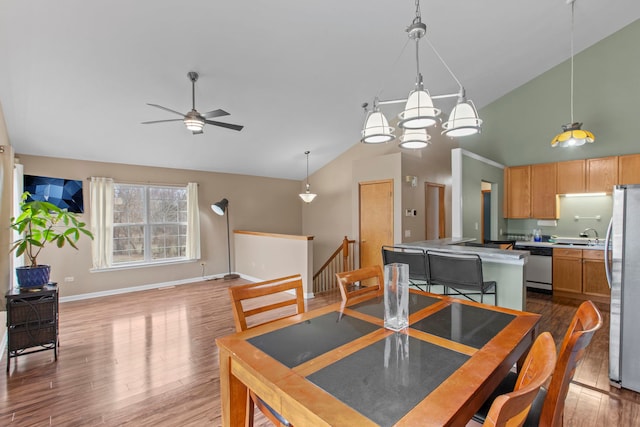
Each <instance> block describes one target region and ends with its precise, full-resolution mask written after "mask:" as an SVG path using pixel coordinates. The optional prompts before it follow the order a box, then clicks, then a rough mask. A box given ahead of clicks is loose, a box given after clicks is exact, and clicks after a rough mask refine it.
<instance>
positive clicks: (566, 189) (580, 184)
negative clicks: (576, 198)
mask: <svg viewBox="0 0 640 427" xmlns="http://www.w3.org/2000/svg"><path fill="white" fill-rule="evenodd" d="M557 165H558V170H557V172H556V173H557V179H556V189H557V191H558V194H570V193H584V192H585V190H586V189H587V180H586V176H585V169H586V162H585V161H584V160H570V161H568V162H558V163H557Z"/></svg>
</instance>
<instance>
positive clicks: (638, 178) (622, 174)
mask: <svg viewBox="0 0 640 427" xmlns="http://www.w3.org/2000/svg"><path fill="white" fill-rule="evenodd" d="M618 184H640V154H629V155H626V156H619V157H618Z"/></svg>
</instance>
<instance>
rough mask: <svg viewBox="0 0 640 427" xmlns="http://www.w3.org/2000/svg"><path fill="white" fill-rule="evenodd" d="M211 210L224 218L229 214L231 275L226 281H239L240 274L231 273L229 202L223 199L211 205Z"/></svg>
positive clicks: (229, 253) (229, 274) (229, 245)
mask: <svg viewBox="0 0 640 427" xmlns="http://www.w3.org/2000/svg"><path fill="white" fill-rule="evenodd" d="M211 209H213V211H214V212H215V213H217V214H218V215H220V216H222V215H224V214H225V212H226V213H227V215H226V217H227V256H228V259H229V273H228V274H225V275H224V277H223V279H224V280H231V279H237V278H238V277H240V275H239V274H235V273H231V241H230V240H229V201H228V200H227V199H222V200H220V201H219V202H217V203H214V204H213V205H211Z"/></svg>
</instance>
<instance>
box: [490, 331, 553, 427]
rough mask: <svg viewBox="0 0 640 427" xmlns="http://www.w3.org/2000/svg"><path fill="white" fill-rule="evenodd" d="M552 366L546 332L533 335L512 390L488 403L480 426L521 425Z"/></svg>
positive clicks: (551, 345) (510, 426)
mask: <svg viewBox="0 0 640 427" xmlns="http://www.w3.org/2000/svg"><path fill="white" fill-rule="evenodd" d="M555 365H556V344H555V342H554V341H553V337H552V336H551V334H550V333H549V332H543V333H542V334H540V335H539V336H538V338H536V340H535V342H534V343H533V346H531V350H530V351H529V354H528V355H527V358H526V359H525V361H524V365H522V369H521V370H520V374H519V375H518V379H517V381H516V385H515V388H514V389H513V391H512V392H510V393H507V394H503V395H500V396H498V397H497V398H496V399H495V400H494V401H493V404H492V405H491V408H490V409H489V413H488V414H487V418H486V419H485V422H484V425H485V426H487V427H503V426H509V427H516V426H521V425H522V424H523V423H524V421H525V419H526V417H527V414H528V412H529V408H530V407H531V403H532V402H533V400H534V399H535V397H536V394H537V393H538V390H540V387H541V386H542V385H543V384H544V383H545V382H546V381H547V380H548V379H549V377H550V376H551V373H552V372H553V368H554V367H555Z"/></svg>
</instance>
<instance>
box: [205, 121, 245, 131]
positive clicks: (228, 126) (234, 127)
mask: <svg viewBox="0 0 640 427" xmlns="http://www.w3.org/2000/svg"><path fill="white" fill-rule="evenodd" d="M204 122H205V123H207V124H210V125H214V126H220V127H223V128H227V129H232V130H242V128H243V127H244V126H240V125H233V124H231V123H223V122H215V121H213V120H205V121H204Z"/></svg>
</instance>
